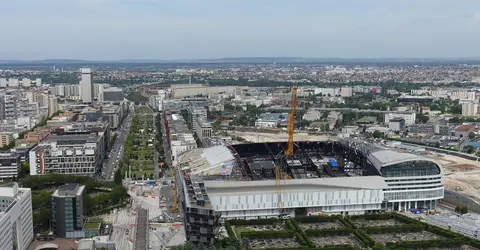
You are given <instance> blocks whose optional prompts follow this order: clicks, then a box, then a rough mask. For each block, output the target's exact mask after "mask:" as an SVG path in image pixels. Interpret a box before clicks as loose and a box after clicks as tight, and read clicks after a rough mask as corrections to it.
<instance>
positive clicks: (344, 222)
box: [338, 218, 357, 229]
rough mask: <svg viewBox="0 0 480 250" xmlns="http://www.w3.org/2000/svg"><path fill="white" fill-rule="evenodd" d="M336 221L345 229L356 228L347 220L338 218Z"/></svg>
mask: <svg viewBox="0 0 480 250" xmlns="http://www.w3.org/2000/svg"><path fill="white" fill-rule="evenodd" d="M338 221H340V223H342V224H343V225H344V226H346V227H349V228H353V229H357V226H356V225H354V224H353V223H352V222H351V221H349V220H346V219H344V218H338Z"/></svg>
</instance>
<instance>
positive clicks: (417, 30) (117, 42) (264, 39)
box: [0, 0, 480, 61]
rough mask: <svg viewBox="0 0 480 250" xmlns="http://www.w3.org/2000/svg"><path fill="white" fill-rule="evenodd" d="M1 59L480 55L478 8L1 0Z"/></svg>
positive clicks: (376, 2)
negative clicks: (2, 0) (2, 1)
mask: <svg viewBox="0 0 480 250" xmlns="http://www.w3.org/2000/svg"><path fill="white" fill-rule="evenodd" d="M2 9H4V10H7V11H4V12H3V13H2V15H0V21H1V22H2V23H4V24H8V25H3V26H2V27H0V32H1V33H2V34H3V39H2V40H0V60H44V59H55V58H57V59H70V60H93V61H110V60H134V59H140V60H205V59H222V58H258V57H272V58H273V57H303V58H338V59H342V58H345V59H375V58H399V59H401V58H408V59H413V58H419V59H420V58H432V59H435V58H472V57H478V56H480V46H478V44H480V32H478V30H480V1H473V0H464V1H461V4H460V3H459V2H458V1H453V0H422V1H413V0H405V1H400V0H391V1H381V0H363V1H355V0H337V1H318V0H305V1H291V0H290V1H286V0H262V1H254V0H242V1H240V0H230V1H225V0H205V1H195V0H176V1H169V0H68V1H65V0H43V1H38V0H9V1H7V0H6V1H4V3H2Z"/></svg>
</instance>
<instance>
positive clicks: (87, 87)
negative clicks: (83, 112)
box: [80, 68, 94, 103]
mask: <svg viewBox="0 0 480 250" xmlns="http://www.w3.org/2000/svg"><path fill="white" fill-rule="evenodd" d="M80 71H81V73H82V81H81V82H80V88H81V96H82V101H83V102H84V103H91V102H93V91H94V89H93V78H92V70H91V69H87V68H83V69H80Z"/></svg>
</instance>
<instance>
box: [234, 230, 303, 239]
mask: <svg viewBox="0 0 480 250" xmlns="http://www.w3.org/2000/svg"><path fill="white" fill-rule="evenodd" d="M293 236H295V232H294V231H289V230H268V231H255V232H244V233H242V236H241V237H242V238H248V239H271V238H293Z"/></svg>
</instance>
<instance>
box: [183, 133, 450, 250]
mask: <svg viewBox="0 0 480 250" xmlns="http://www.w3.org/2000/svg"><path fill="white" fill-rule="evenodd" d="M294 147H295V150H294V152H295V153H294V154H286V153H285V150H287V148H288V144H287V142H276V143H256V144H239V145H233V146H228V147H227V146H215V147H211V148H201V149H195V150H191V151H187V152H185V153H183V154H182V155H181V156H180V157H179V158H178V159H177V164H176V168H177V169H176V172H177V175H176V183H177V188H178V196H179V201H180V204H181V209H182V210H183V211H184V215H185V229H186V233H187V239H188V240H189V241H190V242H193V243H203V244H211V243H213V240H214V238H215V233H216V228H217V227H218V226H219V225H220V224H221V221H223V220H226V219H258V218H272V217H276V218H278V217H292V216H299V215H325V214H344V215H347V214H361V213H368V212H376V211H382V210H387V211H393V210H395V211H400V210H408V209H410V208H424V209H435V207H436V205H437V202H438V201H439V200H440V199H442V198H443V193H444V187H443V172H442V167H441V166H440V164H439V163H437V162H435V161H432V160H431V159H428V158H425V157H422V156H419V155H415V154H409V153H401V152H396V151H392V150H390V149H387V148H382V147H379V146H377V145H373V144H370V143H368V142H365V141H360V140H353V139H342V140H338V141H304V142H295V143H294Z"/></svg>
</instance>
